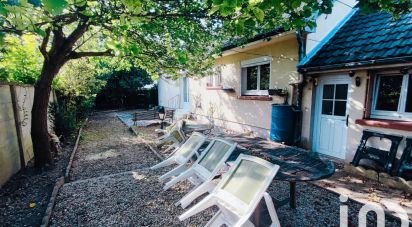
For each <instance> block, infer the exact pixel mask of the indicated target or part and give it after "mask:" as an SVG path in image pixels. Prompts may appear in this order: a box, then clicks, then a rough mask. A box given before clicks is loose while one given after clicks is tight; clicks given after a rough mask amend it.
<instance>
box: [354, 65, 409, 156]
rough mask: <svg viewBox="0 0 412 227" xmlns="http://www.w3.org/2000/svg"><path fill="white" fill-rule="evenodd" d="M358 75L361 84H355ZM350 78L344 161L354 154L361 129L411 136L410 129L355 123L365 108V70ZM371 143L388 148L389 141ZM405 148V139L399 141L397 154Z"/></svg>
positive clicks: (376, 140) (381, 147) (373, 141)
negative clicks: (350, 96) (350, 90)
mask: <svg viewBox="0 0 412 227" xmlns="http://www.w3.org/2000/svg"><path fill="white" fill-rule="evenodd" d="M356 76H359V77H360V78H361V86H360V87H356V86H355V77H356ZM355 77H353V80H352V88H353V93H352V94H351V95H352V98H351V105H350V109H349V116H350V118H349V128H348V142H347V148H346V150H347V152H346V161H347V162H350V161H352V159H353V156H354V155H355V152H356V148H357V147H358V145H359V141H360V139H361V136H362V131H363V130H365V129H369V130H372V131H377V132H381V133H386V134H393V135H401V136H403V137H410V136H412V132H410V131H401V130H393V129H386V128H377V127H368V126H363V125H358V124H355V120H357V119H362V118H363V111H364V109H365V104H364V103H365V101H364V100H365V96H366V84H367V83H366V81H367V71H357V72H356V74H355ZM371 145H373V146H374V147H377V148H380V149H385V150H389V147H390V142H389V141H387V140H379V139H375V140H371ZM404 148H405V140H403V141H402V142H401V145H400V146H399V148H398V154H397V156H398V157H400V156H401V154H402V151H403V149H404Z"/></svg>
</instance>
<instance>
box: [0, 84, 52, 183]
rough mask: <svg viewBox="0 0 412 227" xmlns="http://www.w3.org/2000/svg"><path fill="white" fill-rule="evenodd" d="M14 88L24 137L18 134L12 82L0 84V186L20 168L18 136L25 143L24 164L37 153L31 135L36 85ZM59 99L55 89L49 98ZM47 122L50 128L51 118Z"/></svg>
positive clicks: (23, 145)
mask: <svg viewBox="0 0 412 227" xmlns="http://www.w3.org/2000/svg"><path fill="white" fill-rule="evenodd" d="M14 88H15V93H16V104H17V110H18V113H17V114H18V115H19V118H20V124H19V126H20V130H21V138H18V136H17V129H16V124H15V118H14V111H13V104H12V96H11V92H10V85H7V84H5V85H0V186H1V185H3V184H4V183H5V182H6V181H7V180H8V179H9V178H10V177H11V176H12V175H13V174H15V173H16V172H17V171H19V170H20V168H21V164H20V151H19V139H20V141H21V143H22V148H23V155H24V161H25V164H27V163H28V162H29V161H30V160H31V159H32V158H33V157H34V155H33V144H32V141H31V135H30V131H31V109H32V107H33V97H34V88H33V87H32V86H24V85H22V86H17V85H16V86H14ZM56 100H57V99H56V97H55V94H54V92H52V94H51V95H50V100H49V102H54V101H56ZM48 125H49V128H52V123H51V122H50V121H49V123H48ZM49 130H50V129H49Z"/></svg>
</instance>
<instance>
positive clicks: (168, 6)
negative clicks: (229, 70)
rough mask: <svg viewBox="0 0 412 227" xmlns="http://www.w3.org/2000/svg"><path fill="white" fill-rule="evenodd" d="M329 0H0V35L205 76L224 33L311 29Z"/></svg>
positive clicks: (385, 4) (376, 4)
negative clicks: (31, 37)
mask: <svg viewBox="0 0 412 227" xmlns="http://www.w3.org/2000/svg"><path fill="white" fill-rule="evenodd" d="M359 4H360V5H361V6H362V8H364V9H366V10H376V9H380V10H386V11H389V12H393V13H396V14H399V13H403V12H408V11H410V9H411V7H412V3H411V1H410V0H400V1H398V0H396V1H395V0H393V1H386V0H385V1H384V0H374V1H365V0H361V1H360V3H359ZM332 5H333V1H332V0H323V1H320V0H291V1H281V0H197V1H189V0H173V1H172V0H2V1H1V2H0V37H2V36H4V34H5V33H16V34H25V33H32V34H35V35H37V36H39V37H40V38H41V39H43V42H42V45H41V46H40V50H41V52H42V53H43V55H44V56H45V57H46V58H47V56H48V48H50V44H51V43H52V42H53V40H52V39H51V36H64V37H67V38H70V36H72V37H71V38H76V40H73V42H75V44H74V45H73V48H72V51H71V53H70V54H69V56H67V57H68V58H69V59H77V58H80V57H83V56H100V55H113V56H122V57H133V58H134V60H135V61H136V64H137V65H139V66H140V67H142V68H144V69H145V70H146V71H148V72H149V73H151V74H157V73H158V72H160V71H161V72H164V73H169V74H173V73H176V72H178V71H179V70H186V71H187V72H189V73H193V74H202V73H204V72H206V69H207V68H208V67H209V66H210V64H211V61H210V60H211V57H212V56H213V54H216V52H217V51H219V47H220V45H221V44H222V42H223V41H224V40H226V39H227V37H228V36H232V37H233V36H242V37H244V36H248V35H249V36H250V35H254V34H256V33H257V32H260V31H262V30H267V29H273V28H277V27H283V28H285V29H286V30H288V29H292V28H302V27H305V26H309V27H314V26H315V17H314V16H313V15H316V14H319V13H330V11H331V8H332ZM223 31H224V32H223ZM83 34H84V35H83ZM76 36H80V37H76ZM90 43H93V44H90Z"/></svg>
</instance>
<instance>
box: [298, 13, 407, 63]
mask: <svg viewBox="0 0 412 227" xmlns="http://www.w3.org/2000/svg"><path fill="white" fill-rule="evenodd" d="M404 56H412V13H409V14H405V15H402V16H401V17H400V19H398V20H394V19H393V18H392V16H391V15H390V14H388V13H384V12H377V13H372V14H366V15H365V14H362V13H361V12H357V13H356V14H355V15H353V16H352V18H350V19H349V21H347V22H346V24H345V25H343V27H342V28H340V29H339V31H338V32H337V33H336V34H335V35H334V36H333V37H332V38H331V39H330V40H329V42H328V43H326V44H325V45H324V46H323V47H322V48H321V49H320V50H319V51H318V52H317V53H316V54H315V56H313V57H312V58H311V59H310V60H309V61H308V62H307V63H306V64H305V65H303V66H300V67H299V68H309V67H318V66H327V65H336V64H343V63H352V62H357V61H368V60H378V59H386V58H394V57H404Z"/></svg>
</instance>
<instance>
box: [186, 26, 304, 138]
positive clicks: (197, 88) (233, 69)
mask: <svg viewBox="0 0 412 227" xmlns="http://www.w3.org/2000/svg"><path fill="white" fill-rule="evenodd" d="M262 56H271V57H272V58H273V60H272V62H271V82H270V88H275V87H276V88H287V89H288V90H289V94H292V89H291V87H290V86H289V83H290V82H293V81H296V80H297V79H298V73H297V72H296V64H297V59H298V44H297V41H296V36H295V35H294V34H292V35H290V36H289V37H287V38H285V37H283V38H282V39H280V41H276V40H274V41H272V42H270V43H267V44H266V45H264V46H262V44H260V45H259V47H257V48H251V47H249V48H248V49H247V50H243V49H240V50H239V51H237V52H235V53H232V54H230V55H226V56H225V55H224V56H223V57H220V58H218V59H216V65H218V66H221V67H222V72H221V78H222V81H221V85H222V86H223V87H230V88H234V90H235V93H225V92H224V91H223V90H208V89H207V87H206V83H207V82H208V78H202V79H190V85H189V87H190V98H191V111H192V113H194V114H195V115H198V116H202V117H209V118H211V119H213V120H214V123H215V124H216V125H218V126H221V127H224V128H228V129H230V130H234V131H239V132H245V131H246V132H247V131H250V132H253V134H254V135H256V136H260V137H264V138H266V137H269V130H270V120H271V104H272V103H279V104H280V103H283V102H284V98H283V97H277V96H273V100H272V101H257V100H240V99H238V96H239V95H241V66H240V64H241V61H244V60H249V59H254V58H258V57H262ZM290 100H291V97H289V103H290Z"/></svg>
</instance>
